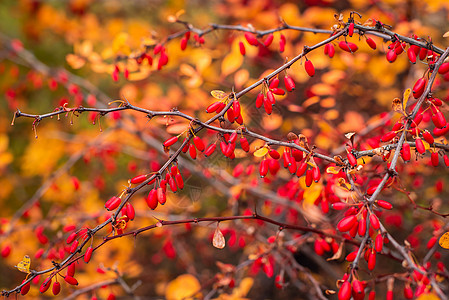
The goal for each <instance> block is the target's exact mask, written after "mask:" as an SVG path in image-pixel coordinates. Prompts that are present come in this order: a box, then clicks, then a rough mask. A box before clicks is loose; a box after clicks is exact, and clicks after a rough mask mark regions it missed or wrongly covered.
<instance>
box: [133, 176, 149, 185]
mask: <svg viewBox="0 0 449 300" xmlns="http://www.w3.org/2000/svg"><path fill="white" fill-rule="evenodd" d="M145 179H147V175H146V174H144V175H138V176H136V177H133V178H131V180H130V181H129V182H130V183H132V184H139V183H142V182H144V181H145Z"/></svg>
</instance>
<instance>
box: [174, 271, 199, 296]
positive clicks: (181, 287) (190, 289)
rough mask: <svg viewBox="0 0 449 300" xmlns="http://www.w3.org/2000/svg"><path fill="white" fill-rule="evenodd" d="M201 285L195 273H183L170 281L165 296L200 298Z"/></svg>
mask: <svg viewBox="0 0 449 300" xmlns="http://www.w3.org/2000/svg"><path fill="white" fill-rule="evenodd" d="M200 290H201V285H200V283H199V281H198V279H196V278H195V277H194V276H193V275H190V274H183V275H180V276H178V277H177V278H176V279H175V280H172V281H170V282H169V283H168V285H167V288H166V290H165V298H166V299H168V300H178V299H179V300H181V299H186V300H187V299H194V298H195V299H198V298H201V294H200V293H198V292H199V291H200Z"/></svg>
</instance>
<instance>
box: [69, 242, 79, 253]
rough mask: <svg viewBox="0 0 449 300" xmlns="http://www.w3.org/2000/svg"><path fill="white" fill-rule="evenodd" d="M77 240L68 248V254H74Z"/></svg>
mask: <svg viewBox="0 0 449 300" xmlns="http://www.w3.org/2000/svg"><path fill="white" fill-rule="evenodd" d="M78 244H79V242H78V240H75V241H74V242H73V244H72V246H71V247H70V253H75V251H76V250H77V249H78Z"/></svg>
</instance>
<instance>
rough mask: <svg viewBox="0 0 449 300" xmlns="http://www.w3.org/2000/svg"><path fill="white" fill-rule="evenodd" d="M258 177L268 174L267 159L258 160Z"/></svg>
mask: <svg viewBox="0 0 449 300" xmlns="http://www.w3.org/2000/svg"><path fill="white" fill-rule="evenodd" d="M259 174H260V177H262V178H264V177H265V176H267V174H268V160H266V159H264V160H262V161H261V162H260V167H259Z"/></svg>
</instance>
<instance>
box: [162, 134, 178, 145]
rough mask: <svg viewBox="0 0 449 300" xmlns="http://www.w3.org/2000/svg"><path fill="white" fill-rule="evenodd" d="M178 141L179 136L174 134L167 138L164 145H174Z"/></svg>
mask: <svg viewBox="0 0 449 300" xmlns="http://www.w3.org/2000/svg"><path fill="white" fill-rule="evenodd" d="M177 141H178V137H177V136H172V137H171V138H169V139H168V140H166V141H165V142H164V147H165V148H168V147H170V146H171V145H173V144H174V143H176V142H177Z"/></svg>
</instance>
